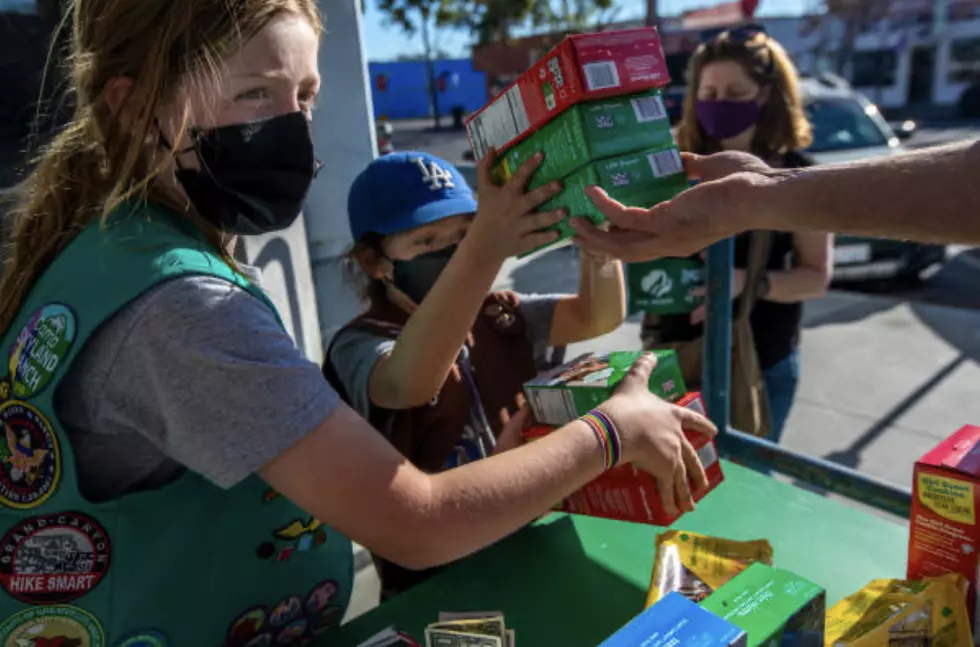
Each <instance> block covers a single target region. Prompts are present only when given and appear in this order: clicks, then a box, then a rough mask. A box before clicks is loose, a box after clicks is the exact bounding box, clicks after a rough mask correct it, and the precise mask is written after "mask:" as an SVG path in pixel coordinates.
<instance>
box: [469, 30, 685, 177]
mask: <svg viewBox="0 0 980 647" xmlns="http://www.w3.org/2000/svg"><path fill="white" fill-rule="evenodd" d="M669 82H670V74H669V73H668V71H667V64H666V62H665V60H664V51H663V48H662V47H661V45H660V36H659V34H658V33H657V30H656V29H654V28H652V27H644V28H641V29H622V30H615V31H606V32H598V33H594V34H576V35H573V36H568V37H567V38H565V39H564V40H562V41H561V42H560V43H558V45H557V46H556V47H555V48H554V49H553V50H551V51H550V52H548V53H547V54H546V55H545V56H544V57H542V58H541V59H540V60H538V61H537V62H536V63H535V64H534V65H532V66H531V67H530V69H528V70H527V71H526V72H524V74H522V75H521V76H519V77H518V78H517V80H516V81H514V83H512V84H511V85H510V86H508V87H507V89H506V90H504V91H503V92H501V93H500V94H498V95H497V96H496V97H494V99H493V100H492V101H490V103H488V104H487V105H486V106H484V107H483V108H481V109H480V110H479V111H478V112H476V113H475V114H473V115H472V116H471V117H470V118H469V119H467V120H466V134H467V136H468V137H469V140H470V146H471V148H472V149H473V155H474V157H475V158H476V159H478V160H480V159H483V156H484V155H486V153H487V150H488V149H489V148H491V147H494V148H496V149H497V150H498V151H501V152H502V151H504V150H506V149H507V148H509V147H510V146H512V145H514V144H516V143H517V142H519V141H520V140H522V139H524V138H525V137H527V136H528V135H529V134H530V133H532V132H534V131H535V130H537V129H538V128H540V127H541V126H543V125H545V124H546V123H548V122H549V121H551V120H552V119H554V118H555V116H556V115H559V114H561V113H562V112H564V111H565V110H566V109H568V107H569V106H572V105H575V104H577V103H581V102H583V101H589V100H592V99H600V98H604V97H611V96H618V95H622V94H633V93H636V92H641V91H643V90H649V89H651V88H661V87H664V86H665V85H667V84H668V83H669Z"/></svg>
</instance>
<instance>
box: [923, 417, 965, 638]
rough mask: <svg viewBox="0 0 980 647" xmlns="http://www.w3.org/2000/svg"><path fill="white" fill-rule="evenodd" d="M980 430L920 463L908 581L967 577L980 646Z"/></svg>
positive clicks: (951, 439)
mask: <svg viewBox="0 0 980 647" xmlns="http://www.w3.org/2000/svg"><path fill="white" fill-rule="evenodd" d="M978 497H980V427H976V426H973V425H967V426H965V427H963V428H962V429H960V430H959V431H957V432H956V433H955V434H953V435H952V436H950V437H949V438H947V439H946V440H944V441H943V442H941V443H939V445H938V446H937V447H936V448H935V449H933V450H932V451H930V452H928V453H927V454H926V455H925V456H923V457H922V458H920V459H919V460H918V462H916V464H915V471H914V474H913V477H912V515H911V518H910V526H909V567H908V575H907V577H908V579H910V580H919V579H922V578H924V577H930V576H938V575H942V574H944V573H961V574H962V575H963V576H964V577H966V579H967V581H968V583H969V589H968V592H967V609H969V612H970V616H971V617H970V621H971V623H972V625H973V642H974V644H978V645H980V631H978V628H980V622H978V621H980V604H978V598H977V570H978V567H980V564H978V561H977V555H978V551H980V524H978V520H977V515H978V512H980V503H978Z"/></svg>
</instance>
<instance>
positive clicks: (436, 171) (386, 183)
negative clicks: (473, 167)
mask: <svg viewBox="0 0 980 647" xmlns="http://www.w3.org/2000/svg"><path fill="white" fill-rule="evenodd" d="M467 213H476V198H474V196H473V190H472V189H470V187H469V185H468V184H467V183H466V179H465V178H464V177H463V175H462V173H460V172H459V169H457V168H456V167H455V166H453V165H452V164H450V163H449V162H447V161H445V160H443V159H440V158H438V157H436V156H435V155H429V154H428V153H422V152H417V151H401V152H397V153H389V154H388V155H383V156H381V157H379V158H378V159H376V160H374V161H373V162H371V163H370V164H368V167H367V168H366V169H364V170H363V171H362V172H361V174H360V175H358V176H357V179H355V180H354V184H352V185H351V188H350V194H349V195H348V196H347V216H348V218H349V219H350V231H351V235H352V236H353V237H354V241H355V242H357V241H360V240H362V239H363V238H364V236H365V235H366V234H368V233H371V232H374V233H377V234H381V235H383V236H387V235H389V234H398V233H401V232H403V231H409V230H410V229H415V228H416V227H421V226H422V225H427V224H429V223H430V222H436V221H437V220H442V219H443V218H450V217H452V216H459V215H462V214H467Z"/></svg>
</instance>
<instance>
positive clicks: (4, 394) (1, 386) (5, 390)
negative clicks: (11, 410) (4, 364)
mask: <svg viewBox="0 0 980 647" xmlns="http://www.w3.org/2000/svg"><path fill="white" fill-rule="evenodd" d="M9 398H10V382H8V381H7V380H0V402H3V401H4V400H7V399H9Z"/></svg>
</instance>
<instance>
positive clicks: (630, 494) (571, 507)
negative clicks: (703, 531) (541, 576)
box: [524, 393, 725, 526]
mask: <svg viewBox="0 0 980 647" xmlns="http://www.w3.org/2000/svg"><path fill="white" fill-rule="evenodd" d="M677 404H678V406H685V407H688V408H690V409H693V410H694V411H697V412H698V413H700V414H702V415H703V414H704V403H703V402H702V400H701V394H700V393H688V394H687V395H685V396H684V397H683V398H681V399H680V400H679V401H678V402H677ZM552 431H554V427H546V426H543V425H539V426H536V427H531V428H530V429H528V430H527V431H526V432H525V433H524V438H525V440H528V441H531V440H536V439H538V438H541V437H543V436H547V435H548V434H550V433H551V432H552ZM684 433H685V435H686V436H687V439H688V441H689V442H690V443H691V445H692V446H693V447H694V449H695V451H697V453H698V458H699V459H701V464H702V465H704V471H705V474H706V475H707V477H708V488H707V489H706V490H703V491H701V492H694V493H693V494H694V500H695V501H700V500H701V499H703V498H704V497H705V496H706V495H707V494H708V493H709V492H711V491H712V490H714V489H715V488H716V487H718V485H719V484H720V483H721V482H722V481H723V480H724V478H725V476H724V474H723V473H722V471H721V463H720V462H719V461H718V451H717V448H716V447H715V443H714V440H712V439H711V438H708V437H707V436H704V435H703V434H699V433H697V432H688V431H685V432H684ZM555 510H560V511H562V512H570V513H572V514H582V515H587V516H590V517H602V518H604V519H616V520H618V521H630V522H633V523H648V524H651V525H654V526H669V525H670V524H672V523H674V522H675V521H676V520H677V519H678V518H680V516H681V514H680V513H678V514H668V513H667V511H666V510H664V508H663V504H662V503H661V502H660V491H659V489H658V488H657V481H656V479H654V478H653V476H651V475H650V473H649V472H646V471H644V470H641V469H639V468H637V467H634V466H633V465H620V466H618V467H615V468H613V469H611V470H609V471H608V472H606V473H605V474H603V475H601V476H599V477H598V478H596V479H594V480H592V481H591V482H589V483H588V484H587V485H586V486H585V487H583V488H582V489H581V490H579V491H578V492H575V493H573V494H571V495H569V496H568V497H567V498H565V500H564V501H562V502H561V503H559V504H558V505H557V506H555Z"/></svg>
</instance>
